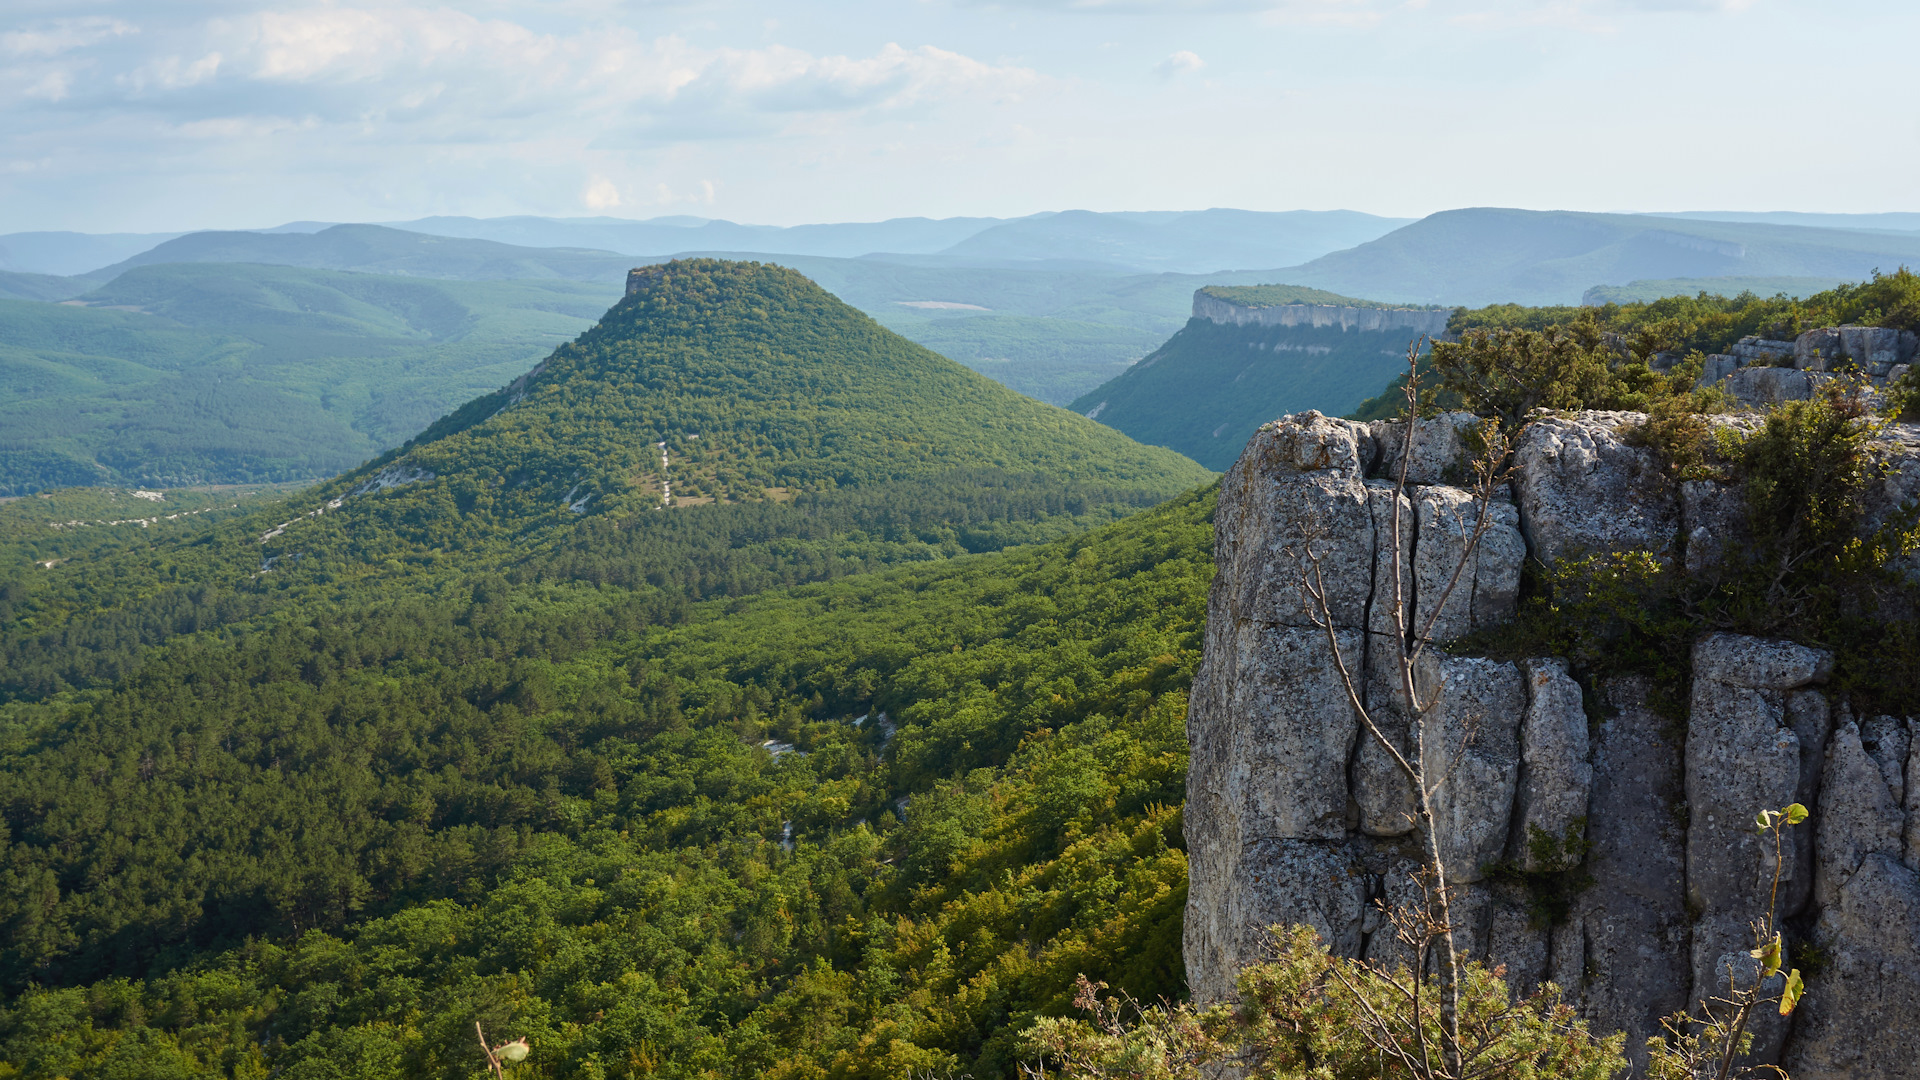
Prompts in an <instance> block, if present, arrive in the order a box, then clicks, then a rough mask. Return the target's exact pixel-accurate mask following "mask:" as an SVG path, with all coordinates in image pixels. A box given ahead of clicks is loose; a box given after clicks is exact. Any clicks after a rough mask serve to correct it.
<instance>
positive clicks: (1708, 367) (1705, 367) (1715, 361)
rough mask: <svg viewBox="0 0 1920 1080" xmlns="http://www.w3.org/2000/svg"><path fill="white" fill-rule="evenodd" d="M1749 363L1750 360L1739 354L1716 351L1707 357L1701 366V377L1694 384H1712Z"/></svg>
mask: <svg viewBox="0 0 1920 1080" xmlns="http://www.w3.org/2000/svg"><path fill="white" fill-rule="evenodd" d="M1747 363H1748V361H1746V360H1743V359H1741V358H1740V357H1738V356H1730V355H1728V354H1726V353H1714V354H1713V355H1711V356H1709V357H1707V359H1706V362H1705V363H1703V364H1702V365H1701V366H1700V378H1699V379H1698V380H1696V381H1695V384H1694V385H1696V386H1712V385H1714V384H1715V383H1717V382H1719V381H1720V380H1721V379H1724V378H1726V377H1727V376H1729V375H1731V374H1733V373H1734V372H1736V371H1739V370H1740V369H1741V368H1743V367H1745V366H1747Z"/></svg>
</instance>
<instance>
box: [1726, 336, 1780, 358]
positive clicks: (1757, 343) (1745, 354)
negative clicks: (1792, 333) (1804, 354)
mask: <svg viewBox="0 0 1920 1080" xmlns="http://www.w3.org/2000/svg"><path fill="white" fill-rule="evenodd" d="M1794 347H1795V346H1794V343H1793V342H1791V341H1769V340H1767V339H1766V338H1761V337H1752V336H1749V337H1743V338H1741V339H1740V340H1739V341H1737V342H1735V343H1734V344H1732V345H1730V346H1728V347H1727V352H1728V353H1729V354H1731V355H1732V356H1734V357H1736V358H1738V359H1739V360H1740V361H1741V362H1742V363H1743V364H1777V363H1779V362H1780V361H1782V360H1791V359H1792V358H1793V354H1794Z"/></svg>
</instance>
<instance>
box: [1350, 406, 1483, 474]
mask: <svg viewBox="0 0 1920 1080" xmlns="http://www.w3.org/2000/svg"><path fill="white" fill-rule="evenodd" d="M1479 427H1480V418H1479V417H1477V416H1475V415H1473V414H1472V413H1469V412H1450V413H1441V414H1440V415H1439V416H1436V417H1433V418H1432V419H1430V420H1422V421H1421V422H1420V423H1419V424H1418V425H1417V427H1416V430H1415V432H1414V437H1413V456H1412V458H1410V459H1408V460H1407V461H1406V462H1405V465H1406V470H1407V483H1409V484H1457V483H1463V482H1465V481H1466V480H1467V479H1468V474H1469V470H1470V469H1471V463H1472V460H1473V450H1472V443H1473V436H1474V434H1475V433H1476V432H1477V431H1478V429H1479ZM1367 430H1368V431H1370V432H1371V433H1372V434H1373V440H1374V444H1375V445H1376V446H1378V447H1379V448H1380V449H1379V460H1378V462H1377V463H1376V464H1375V465H1374V468H1373V475H1375V476H1377V477H1379V478H1380V479H1381V480H1387V481H1391V480H1395V479H1398V478H1399V476H1400V468H1401V464H1402V461H1401V459H1402V458H1405V457H1406V444H1407V424H1406V421H1404V420H1375V421H1374V422H1373V423H1371V424H1369V425H1367Z"/></svg>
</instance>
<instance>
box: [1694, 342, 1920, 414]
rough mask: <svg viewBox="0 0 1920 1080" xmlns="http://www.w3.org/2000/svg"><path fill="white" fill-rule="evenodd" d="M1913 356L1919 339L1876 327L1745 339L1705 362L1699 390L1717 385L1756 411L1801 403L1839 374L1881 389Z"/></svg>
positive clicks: (1903, 370) (1919, 349)
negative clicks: (1778, 338) (1784, 338)
mask: <svg viewBox="0 0 1920 1080" xmlns="http://www.w3.org/2000/svg"><path fill="white" fill-rule="evenodd" d="M1916 353H1920V335H1915V334H1914V333H1913V332H1912V331H1910V330H1891V329H1887V328H1885V327H1879V326H1829V327H1824V328H1822V329H1819V330H1809V331H1807V332H1806V333H1804V334H1801V335H1800V336H1799V337H1797V338H1795V339H1794V340H1792V341H1769V340H1767V339H1764V338H1758V337H1746V338H1741V339H1740V340H1739V342H1737V343H1736V344H1734V345H1732V346H1729V347H1728V349H1727V351H1726V352H1725V353H1716V354H1714V355H1712V356H1709V357H1707V362H1706V367H1705V368H1704V369H1703V370H1702V371H1701V373H1700V385H1701V386H1716V385H1717V386H1719V387H1721V388H1722V389H1724V390H1725V391H1726V392H1727V395H1728V396H1729V397H1730V398H1732V399H1733V401H1734V403H1735V404H1736V405H1741V406H1745V407H1747V408H1760V407H1764V406H1768V405H1779V404H1783V403H1785V402H1788V401H1805V400H1807V399H1808V398H1810V397H1812V396H1813V395H1814V392H1815V391H1816V390H1818V389H1819V387H1820V384H1821V383H1822V382H1824V381H1826V380H1827V379H1830V378H1833V377H1834V375H1835V374H1837V373H1839V372H1842V371H1852V372H1857V373H1859V374H1860V375H1862V376H1864V377H1865V378H1866V379H1867V381H1868V383H1869V384H1870V385H1871V386H1873V387H1876V388H1878V387H1884V386H1886V384H1887V383H1888V382H1890V381H1892V380H1894V379H1898V378H1900V377H1901V376H1903V375H1905V374H1906V373H1907V371H1908V369H1909V368H1910V367H1911V366H1912V364H1913V360H1914V356H1915V354H1916Z"/></svg>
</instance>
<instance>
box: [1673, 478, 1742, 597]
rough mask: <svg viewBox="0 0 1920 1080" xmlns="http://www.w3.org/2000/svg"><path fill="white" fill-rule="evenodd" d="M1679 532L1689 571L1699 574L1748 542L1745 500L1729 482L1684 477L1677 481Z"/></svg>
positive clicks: (1738, 490)
mask: <svg viewBox="0 0 1920 1080" xmlns="http://www.w3.org/2000/svg"><path fill="white" fill-rule="evenodd" d="M1680 534H1681V536H1682V537H1683V538H1684V540H1685V545H1684V546H1685V549H1686V550H1685V558H1684V560H1683V561H1684V563H1685V565H1686V568H1687V573H1689V574H1703V573H1706V572H1707V571H1708V570H1710V569H1712V568H1713V567H1714V566H1715V565H1717V564H1718V563H1719V562H1720V561H1721V560H1722V559H1724V558H1726V557H1727V556H1728V555H1729V554H1731V553H1733V552H1736V551H1740V550H1742V549H1744V548H1745V547H1746V546H1747V545H1748V544H1750V543H1751V542H1752V530H1751V529H1749V527H1748V525H1747V501H1746V499H1745V498H1744V497H1743V496H1742V495H1741V492H1740V489H1739V488H1738V487H1735V486H1734V485H1732V484H1721V483H1716V482H1714V481H1711V480H1688V481H1685V482H1683V483H1681V485H1680Z"/></svg>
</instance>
